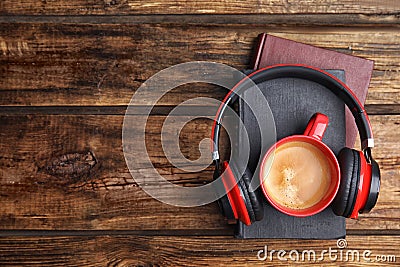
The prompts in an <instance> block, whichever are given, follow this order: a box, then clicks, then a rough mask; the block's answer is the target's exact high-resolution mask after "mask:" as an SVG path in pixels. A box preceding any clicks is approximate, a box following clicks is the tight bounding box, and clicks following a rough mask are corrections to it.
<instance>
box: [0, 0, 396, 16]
mask: <svg viewBox="0 0 400 267" xmlns="http://www.w3.org/2000/svg"><path fill="white" fill-rule="evenodd" d="M399 9H400V5H399V4H398V3H397V2H396V1H391V0H381V1H379V2H377V1H371V0H360V1H357V0H342V1H340V2H338V1H334V0H302V1H295V2H293V1H262V2H260V1H256V0H250V1H245V2H244V1H240V0H234V1H229V2H224V1H189V2H188V1H171V0H158V1H146V2H143V1H137V0H128V1H120V0H105V1H83V0H71V1H46V2H37V1H34V0H25V1H18V2H15V1H12V0H4V1H2V2H1V5H0V14H1V15H15V14H19V15H54V14H57V15H60V14H67V15H93V14H105V15H109V14H120V15H122V14H124V15H126V14H248V13H254V14H259V13H266V14H296V13H300V14H307V13H329V14H331V13H333V14H335V13H361V14H377V13H378V14H379V13H383V14H396V12H398V10H399Z"/></svg>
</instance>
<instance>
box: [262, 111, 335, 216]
mask: <svg viewBox="0 0 400 267" xmlns="http://www.w3.org/2000/svg"><path fill="white" fill-rule="evenodd" d="M328 122H329V118H328V117H327V116H326V115H324V114H321V113H316V114H314V116H313V117H312V118H311V119H310V121H309V123H308V124H307V127H306V130H305V131H304V134H303V135H292V136H288V137H286V138H283V139H281V140H279V141H278V142H277V143H276V144H275V145H273V146H272V147H271V148H270V149H269V150H268V151H267V153H266V154H265V155H264V158H263V160H262V163H261V169H260V182H261V188H262V191H263V193H264V195H265V197H266V198H267V200H268V201H269V203H270V204H271V205H272V206H273V207H275V208H276V209H277V210H279V211H281V212H283V213H285V214H287V215H291V216H296V217H306V216H311V215H314V214H316V213H319V212H321V211H322V210H324V209H325V208H326V207H328V206H329V204H330V203H331V202H332V201H333V199H334V198H335V196H336V194H337V192H338V190H339V184H340V169H339V163H338V161H337V159H336V156H335V154H334V153H333V152H332V150H331V149H330V148H329V147H328V146H327V145H326V144H324V143H323V142H322V137H323V135H324V133H325V130H326V128H327V127H328ZM297 146H298V147H299V148H296V147H297ZM301 147H303V148H304V149H308V150H304V149H303V150H304V151H305V152H306V153H303V152H302V155H299V154H301V153H299V154H296V153H293V152H296V151H299V152H300V151H303V150H302V148H301ZM279 148H281V149H279ZM294 148H296V149H297V150H294ZM288 149H290V150H288ZM299 149H300V150H299ZM285 150H286V152H285ZM277 151H279V152H277ZM276 153H277V154H276ZM278 153H285V154H278ZM275 154H276V156H277V157H275ZM314 156H315V157H314ZM285 160H286V161H287V162H284V161H285ZM283 163H284V164H283ZM311 163H314V165H318V166H312V165H311ZM315 163H317V164H315ZM279 164H281V165H279ZM266 168H268V169H266ZM302 175H303V177H301V176H302ZM310 177H311V178H310ZM318 177H320V178H318ZM322 177H324V178H322ZM318 179H319V180H318ZM292 182H293V183H292ZM317 183H318V185H316V186H320V187H319V188H317V187H316V186H314V184H317ZM267 184H268V186H267ZM273 187H275V188H274V189H273V190H272V188H273ZM300 191H301V192H303V193H304V194H303V196H301V194H299V192H300ZM274 192H275V193H274ZM277 192H280V193H277ZM305 195H307V197H305ZM279 196H280V197H279ZM307 201H308V204H307V203H306V202H307ZM289 202H290V203H289Z"/></svg>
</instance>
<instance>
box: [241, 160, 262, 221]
mask: <svg viewBox="0 0 400 267" xmlns="http://www.w3.org/2000/svg"><path fill="white" fill-rule="evenodd" d="M252 177H253V176H252V174H251V171H250V170H249V169H248V168H246V170H245V172H244V173H243V176H242V180H243V183H244V184H245V186H246V191H247V193H248V195H249V199H250V202H251V205H252V208H253V211H254V217H255V220H256V221H261V220H262V218H263V217H264V207H263V205H262V201H261V199H260V197H259V192H258V191H257V190H255V191H253V192H250V190H249V188H250V183H251V178H252Z"/></svg>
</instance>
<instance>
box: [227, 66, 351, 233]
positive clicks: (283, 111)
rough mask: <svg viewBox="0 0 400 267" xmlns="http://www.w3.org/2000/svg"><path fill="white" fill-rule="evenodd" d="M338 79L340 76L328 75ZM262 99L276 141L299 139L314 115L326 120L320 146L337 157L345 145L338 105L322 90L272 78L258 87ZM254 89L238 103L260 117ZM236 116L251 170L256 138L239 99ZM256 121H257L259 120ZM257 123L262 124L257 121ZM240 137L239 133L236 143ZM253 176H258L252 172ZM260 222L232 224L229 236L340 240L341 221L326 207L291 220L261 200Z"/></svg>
mask: <svg viewBox="0 0 400 267" xmlns="http://www.w3.org/2000/svg"><path fill="white" fill-rule="evenodd" d="M328 72H330V73H332V74H333V75H335V76H336V77H338V78H339V79H341V80H344V71H342V70H330V71H328ZM258 87H259V88H260V89H261V91H262V92H263V94H264V95H265V97H266V99H267V101H268V103H269V105H270V108H271V110H272V114H273V116H274V120H275V124H276V137H277V140H279V139H282V138H284V137H286V136H289V135H294V134H302V133H303V132H304V130H305V127H306V125H307V123H308V121H309V119H310V118H311V116H312V115H313V114H314V113H316V112H321V113H324V114H326V115H327V116H328V117H329V125H328V128H327V130H326V132H325V135H324V138H323V142H324V143H325V144H327V145H328V146H329V147H330V148H331V149H332V150H333V152H334V153H335V154H336V155H337V154H338V153H339V151H340V149H341V148H343V147H344V146H345V143H346V131H345V109H344V103H343V102H342V101H341V100H340V99H338V98H337V97H336V96H335V95H334V94H333V93H332V92H330V91H329V90H328V89H326V88H325V87H323V86H321V85H319V84H317V83H314V82H311V81H307V80H302V79H296V78H284V79H275V80H272V81H268V82H264V83H261V84H259V85H258ZM255 94H256V93H255V91H254V90H251V89H250V90H246V91H245V92H244V94H243V98H244V99H245V100H246V102H247V101H248V103H249V104H250V105H251V106H252V107H253V111H254V112H261V113H262V112H264V113H265V107H263V106H260V105H259V106H258V107H257V102H258V101H257V98H256V97H255ZM239 114H240V117H241V119H242V121H243V123H244V125H245V127H246V130H247V133H248V135H249V137H250V138H249V139H250V160H249V168H250V169H251V171H252V172H254V171H255V169H256V166H257V163H258V161H259V158H260V156H261V157H262V156H263V155H264V153H265V151H260V150H261V149H260V133H259V128H258V126H257V125H258V124H257V123H256V119H255V116H254V114H253V112H252V111H251V110H250V109H249V107H248V106H247V105H245V104H244V101H243V99H241V100H240V101H239ZM260 117H261V118H262V116H260ZM260 123H263V122H262V121H260ZM242 135H243V133H241V132H239V140H240V138H241V137H242ZM255 175H257V177H258V174H257V173H256V174H255ZM262 199H263V201H264V219H263V220H262V221H259V222H255V223H253V224H252V225H250V226H246V225H244V224H242V223H238V224H237V227H236V233H235V236H236V237H238V238H301V239H337V238H341V237H344V236H345V235H346V222H345V218H343V217H338V216H336V215H335V214H334V213H333V212H332V210H331V208H330V207H329V208H327V209H325V210H324V211H323V212H321V213H318V214H316V215H314V216H309V217H305V218H297V217H293V216H288V215H285V214H283V213H281V212H279V211H277V210H275V209H274V208H273V207H272V206H270V205H269V204H268V203H267V201H266V199H265V197H264V196H262Z"/></svg>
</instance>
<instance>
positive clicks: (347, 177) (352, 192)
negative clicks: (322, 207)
mask: <svg viewBox="0 0 400 267" xmlns="http://www.w3.org/2000/svg"><path fill="white" fill-rule="evenodd" d="M360 160H361V159H360V154H359V152H358V151H356V150H354V149H350V148H347V147H345V148H343V149H342V150H341V151H340V152H339V156H338V162H339V165H340V176H341V181H340V186H339V190H338V193H337V195H336V197H335V199H334V200H333V202H332V210H333V212H334V213H335V214H336V215H338V216H343V217H346V218H348V217H349V216H350V215H351V213H352V211H353V209H354V204H355V202H356V199H357V194H358V184H359V181H360V168H361V167H360V164H361V162H360Z"/></svg>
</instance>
